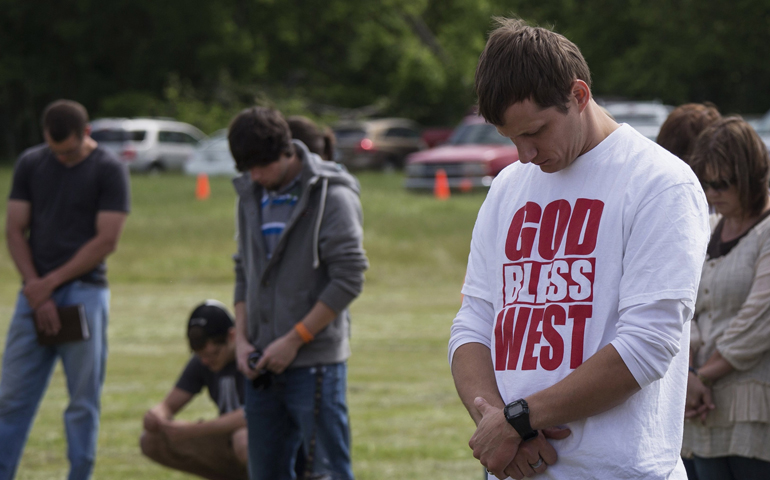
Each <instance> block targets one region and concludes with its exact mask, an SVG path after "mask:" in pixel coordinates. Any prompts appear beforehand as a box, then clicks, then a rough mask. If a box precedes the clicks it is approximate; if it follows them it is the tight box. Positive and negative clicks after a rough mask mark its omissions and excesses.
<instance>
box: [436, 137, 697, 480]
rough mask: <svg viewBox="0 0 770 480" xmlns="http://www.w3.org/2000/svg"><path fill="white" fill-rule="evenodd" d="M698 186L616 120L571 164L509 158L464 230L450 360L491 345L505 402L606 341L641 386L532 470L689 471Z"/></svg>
mask: <svg viewBox="0 0 770 480" xmlns="http://www.w3.org/2000/svg"><path fill="white" fill-rule="evenodd" d="M708 236H709V228H708V209H707V206H706V199H705V196H704V194H703V191H702V189H701V187H700V184H699V182H698V180H697V178H696V177H695V175H694V174H693V173H692V171H691V170H690V168H689V167H688V166H687V165H686V164H685V163H684V162H682V161H681V160H679V159H678V158H676V157H674V156H673V155H671V154H669V153H668V152H666V151H665V150H664V149H662V148H660V147H659V146H658V145H656V144H654V143H653V142H651V141H649V140H647V139H646V138H644V137H643V136H642V135H640V134H638V133H637V132H636V131H635V130H633V129H632V128H631V127H629V126H628V125H621V127H620V128H618V129H617V130H615V131H614V132H613V133H612V134H611V135H610V136H608V137H607V138H606V139H605V140H604V141H602V142H601V143H600V144H599V145H597V146H596V147H595V148H593V149H592V150H591V151H589V152H588V153H586V154H585V155H582V156H580V157H578V158H577V159H576V160H575V162H573V163H572V164H571V165H570V166H568V167H567V168H565V169H563V170H561V171H559V172H556V173H551V174H547V173H543V172H542V171H541V170H540V169H539V168H538V167H536V166H534V165H524V164H520V163H518V162H517V163H515V164H513V165H511V166H509V167H508V168H506V169H505V170H504V171H503V172H502V173H501V174H500V175H499V176H498V177H497V178H496V179H495V181H494V182H493V184H492V187H491V188H490V191H489V194H488V196H487V199H486V201H485V202H484V205H483V206H482V207H481V210H480V211H479V215H478V219H477V221H476V226H475V227H474V230H473V239H472V241H471V253H470V256H469V260H468V271H467V274H466V277H465V285H464V287H463V290H462V292H463V294H464V295H465V296H466V299H467V301H466V302H464V305H463V308H462V309H461V310H460V312H459V313H458V316H457V318H456V319H455V322H454V324H453V326H452V335H451V338H450V345H449V346H450V362H451V359H452V355H453V354H454V351H455V350H456V349H457V348H458V347H459V346H460V345H463V344H465V343H469V342H479V343H483V344H485V345H487V346H489V347H490V350H491V353H492V362H493V365H494V368H495V376H496V379H497V384H498V388H499V391H500V395H501V396H502V398H503V400H504V401H505V402H506V403H508V402H511V401H513V400H516V399H518V398H524V397H527V396H529V395H531V394H533V393H535V392H538V391H540V390H543V389H545V388H547V387H549V386H551V385H553V384H555V383H557V382H558V381H560V380H561V379H563V378H564V377H566V376H567V375H568V374H569V373H570V372H572V371H573V370H574V369H575V368H577V367H578V366H579V365H580V364H582V363H583V362H584V361H585V360H586V359H587V358H589V357H590V356H592V355H593V354H594V353H596V352H597V351H598V350H600V349H601V348H602V347H604V346H606V345H607V344H609V343H612V345H613V346H614V347H615V348H616V350H617V351H618V353H619V354H620V356H621V358H622V359H623V361H624V362H625V364H626V366H627V367H628V368H629V370H630V371H631V373H632V374H633V376H634V378H635V379H636V380H637V381H638V383H639V384H640V386H641V387H642V390H641V391H640V392H638V393H636V394H635V395H633V396H632V397H631V398H630V399H628V400H627V401H626V402H624V403H623V404H622V405H620V406H618V407H615V408H613V409H611V410H609V411H606V412H604V413H602V414H599V415H596V416H593V417H589V418H587V419H583V420H580V421H577V422H573V423H570V424H569V425H568V427H569V428H570V429H571V430H572V434H571V435H570V436H569V437H567V438H566V439H564V440H553V441H551V443H552V444H553V445H554V447H555V448H556V450H557V453H558V454H559V460H558V462H557V463H556V464H555V465H553V466H550V467H549V468H548V469H547V470H546V472H545V473H544V474H543V475H541V476H538V478H541V477H542V478H553V479H567V478H569V479H574V478H603V479H604V478H606V479H621V478H635V479H636V478H638V479H645V480H647V479H680V478H681V479H685V478H686V475H685V471H684V468H683V466H682V464H681V461H680V460H679V451H680V448H681V442H682V428H683V420H684V400H685V389H686V385H687V364H688V358H687V357H688V344H689V323H688V322H689V321H690V320H691V318H692V312H693V311H694V302H695V296H696V293H697V289H698V282H699V280H700V270H701V266H702V263H703V259H704V257H705V252H706V245H707V242H708Z"/></svg>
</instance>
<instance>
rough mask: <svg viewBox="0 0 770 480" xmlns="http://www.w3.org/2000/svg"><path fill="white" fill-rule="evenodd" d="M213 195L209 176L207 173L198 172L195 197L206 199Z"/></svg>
mask: <svg viewBox="0 0 770 480" xmlns="http://www.w3.org/2000/svg"><path fill="white" fill-rule="evenodd" d="M210 195H211V186H210V185H209V176H208V175H206V174H205V173H199V174H198V181H197V182H196V184H195V198H197V199H198V200H206V199H207V198H209V196H210Z"/></svg>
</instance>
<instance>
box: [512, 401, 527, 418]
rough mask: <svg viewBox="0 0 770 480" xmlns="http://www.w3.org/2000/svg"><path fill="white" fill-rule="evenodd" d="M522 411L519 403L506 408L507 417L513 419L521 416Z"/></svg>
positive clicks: (522, 408) (522, 407)
mask: <svg viewBox="0 0 770 480" xmlns="http://www.w3.org/2000/svg"><path fill="white" fill-rule="evenodd" d="M523 411H524V406H523V405H522V404H520V403H514V404H513V405H509V406H508V416H509V417H515V416H517V415H521V413H522V412H523Z"/></svg>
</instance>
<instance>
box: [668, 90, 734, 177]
mask: <svg viewBox="0 0 770 480" xmlns="http://www.w3.org/2000/svg"><path fill="white" fill-rule="evenodd" d="M720 118H722V115H720V114H719V110H717V107H716V106H715V105H714V104H713V103H709V102H706V103H685V104H684V105H679V106H678V107H676V108H675V109H674V110H673V111H672V112H671V113H670V114H669V115H668V118H666V121H665V122H663V125H661V127H660V132H658V138H657V142H658V145H660V146H661V147H663V148H665V149H666V150H668V151H669V152H671V153H673V154H674V155H676V156H677V157H679V158H681V159H682V160H684V161H685V163H688V164H689V163H690V160H689V157H690V154H691V153H692V149H693V147H694V146H695V139H696V138H698V135H700V133H701V132H702V131H703V130H704V129H705V128H706V127H708V126H709V125H711V124H712V123H714V122H716V121H717V120H719V119H720Z"/></svg>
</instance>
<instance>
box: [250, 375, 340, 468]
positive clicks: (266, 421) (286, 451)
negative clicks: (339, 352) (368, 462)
mask: <svg viewBox="0 0 770 480" xmlns="http://www.w3.org/2000/svg"><path fill="white" fill-rule="evenodd" d="M319 384H320V395H319V397H318V407H319V411H318V414H317V415H316V414H315V406H316V405H315V403H316V390H317V385H319ZM346 388H347V365H346V364H345V363H337V364H333V365H322V366H319V367H309V368H292V369H289V370H286V371H285V372H283V373H281V374H280V375H273V380H272V384H271V385H270V386H269V387H268V388H265V389H255V388H254V387H253V386H252V385H251V383H250V382H247V383H246V405H245V410H246V421H247V423H248V429H249V477H250V478H251V480H294V479H295V478H297V477H296V475H295V471H294V464H295V462H296V460H297V451H298V450H299V447H300V445H302V447H303V449H304V451H305V453H310V452H311V451H312V452H313V458H312V461H309V462H308V467H309V468H310V469H311V471H312V472H313V473H314V474H317V475H328V477H329V478H331V479H332V480H352V479H353V470H352V467H351V464H350V426H349V424H348V408H347V401H346V399H345V396H346ZM313 438H315V446H314V447H313V446H311V444H312V441H311V440H312V439H313Z"/></svg>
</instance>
